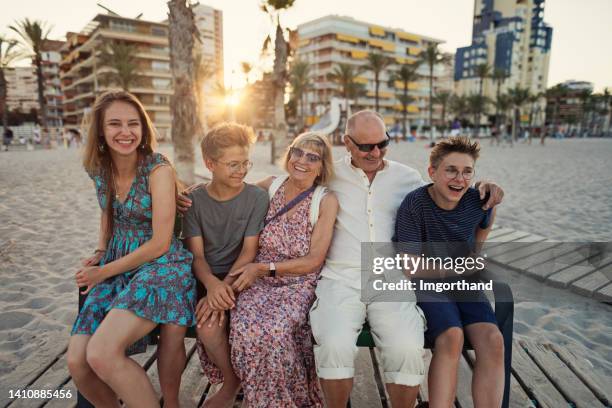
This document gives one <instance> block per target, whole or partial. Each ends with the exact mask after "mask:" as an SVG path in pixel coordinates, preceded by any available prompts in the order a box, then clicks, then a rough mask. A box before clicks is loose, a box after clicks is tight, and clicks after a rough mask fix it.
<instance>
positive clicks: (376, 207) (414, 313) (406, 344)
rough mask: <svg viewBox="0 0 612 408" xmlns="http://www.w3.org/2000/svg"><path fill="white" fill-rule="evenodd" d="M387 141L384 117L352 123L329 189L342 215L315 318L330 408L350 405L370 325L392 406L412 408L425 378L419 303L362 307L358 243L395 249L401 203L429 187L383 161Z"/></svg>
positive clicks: (355, 118)
mask: <svg viewBox="0 0 612 408" xmlns="http://www.w3.org/2000/svg"><path fill="white" fill-rule="evenodd" d="M389 140H390V138H389V135H388V134H387V133H386V132H385V125H384V122H383V120H382V118H381V117H380V115H379V114H377V113H376V112H374V111H369V110H364V111H360V112H357V113H355V114H354V115H352V116H351V117H350V118H349V119H348V121H347V125H346V134H345V137H344V143H345V145H346V149H347V150H348V152H349V155H347V156H345V157H344V158H342V159H341V160H340V161H338V162H336V163H335V166H334V170H335V178H334V179H333V180H332V182H331V183H330V189H331V190H332V191H334V192H335V193H336V196H337V198H338V201H339V204H340V209H339V211H338V216H337V220H336V226H335V230H334V238H333V240H332V244H331V247H330V249H329V252H328V254H327V258H326V261H325V266H324V267H323V270H322V272H321V275H322V278H321V280H320V281H319V283H318V285H317V289H316V294H317V300H316V301H315V303H314V305H313V307H312V309H311V311H310V321H311V325H312V332H313V335H314V338H315V340H316V345H315V347H314V352H315V359H316V364H317V374H318V376H319V378H320V383H321V386H322V388H323V393H324V395H325V400H326V404H327V405H326V406H327V407H329V408H334V407H342V408H344V407H346V405H347V402H348V399H349V395H350V392H351V388H352V385H353V376H354V360H355V357H356V354H357V346H356V345H355V344H356V341H357V337H358V335H359V333H360V331H361V328H362V326H363V324H364V322H365V321H366V319H367V321H368V323H369V325H370V328H371V331H372V334H373V338H374V342H375V343H376V346H377V348H378V349H379V351H380V353H381V357H382V358H381V362H382V366H383V370H384V378H383V380H384V381H385V383H386V385H387V392H388V394H389V397H390V399H391V406H393V407H413V406H414V404H415V401H416V397H417V393H418V386H419V384H420V383H421V381H422V379H423V375H424V364H423V357H422V351H423V341H424V340H423V333H424V330H425V321H424V317H423V314H422V312H421V310H420V309H419V308H418V307H417V306H416V303H415V302H371V303H364V302H362V301H361V299H360V295H361V293H360V289H361V282H360V279H361V243H362V242H391V238H392V235H393V229H394V225H395V216H396V213H397V209H398V208H399V206H400V204H401V202H402V200H403V199H404V197H405V195H406V194H407V193H408V192H410V191H412V190H414V189H416V188H418V187H421V186H422V185H424V184H425V183H424V181H423V179H422V178H421V176H420V174H419V173H418V172H417V171H416V170H414V169H412V168H410V167H408V166H405V165H403V164H400V163H398V162H394V161H391V160H385V159H384V156H385V154H386V151H387V146H388V144H389ZM479 189H480V191H481V195H482V197H484V195H485V192H486V191H488V192H489V193H490V199H489V201H488V202H487V203H486V206H493V205H496V204H498V203H499V202H501V199H502V197H503V191H502V190H501V189H500V188H499V187H497V186H496V185H495V184H492V183H491V184H482V185H481V186H480V187H479Z"/></svg>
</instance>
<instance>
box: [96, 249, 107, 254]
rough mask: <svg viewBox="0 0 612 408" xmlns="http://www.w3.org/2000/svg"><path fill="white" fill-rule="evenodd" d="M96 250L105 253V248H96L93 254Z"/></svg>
mask: <svg viewBox="0 0 612 408" xmlns="http://www.w3.org/2000/svg"><path fill="white" fill-rule="evenodd" d="M98 252H102V253H105V252H106V249H100V248H96V250H95V251H94V255H95V254H97V253H98Z"/></svg>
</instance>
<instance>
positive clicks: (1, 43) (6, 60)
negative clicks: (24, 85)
mask: <svg viewBox="0 0 612 408" xmlns="http://www.w3.org/2000/svg"><path fill="white" fill-rule="evenodd" d="M17 45H18V43H17V41H14V40H8V39H6V38H5V37H4V36H2V35H0V109H2V127H3V128H4V129H3V130H4V132H6V128H7V127H8V108H7V106H6V96H7V88H8V86H7V85H8V83H7V82H6V76H5V75H4V70H5V69H6V68H8V67H9V66H10V65H11V64H12V63H13V62H14V61H16V60H18V59H19V58H21V57H22V54H21V53H20V52H19V50H17V49H16V47H17Z"/></svg>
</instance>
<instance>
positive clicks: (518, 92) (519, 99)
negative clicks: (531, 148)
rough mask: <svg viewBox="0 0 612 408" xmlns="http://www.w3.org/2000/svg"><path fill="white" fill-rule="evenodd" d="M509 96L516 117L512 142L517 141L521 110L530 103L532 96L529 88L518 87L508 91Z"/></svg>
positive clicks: (513, 121)
mask: <svg viewBox="0 0 612 408" xmlns="http://www.w3.org/2000/svg"><path fill="white" fill-rule="evenodd" d="M508 95H509V96H510V101H511V103H512V106H513V107H514V115H513V119H512V140H513V141H516V136H517V129H518V126H519V124H520V114H521V108H522V107H523V105H524V104H525V103H527V102H528V101H529V97H530V96H531V94H530V93H529V89H528V88H521V87H520V86H517V87H515V88H512V89H510V90H508Z"/></svg>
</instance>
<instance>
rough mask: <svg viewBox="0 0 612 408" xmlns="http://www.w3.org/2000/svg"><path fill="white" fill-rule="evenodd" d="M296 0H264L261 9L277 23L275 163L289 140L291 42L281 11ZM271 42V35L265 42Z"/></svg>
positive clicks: (272, 152)
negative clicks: (287, 107)
mask: <svg viewBox="0 0 612 408" xmlns="http://www.w3.org/2000/svg"><path fill="white" fill-rule="evenodd" d="M293 3H295V0H264V1H263V3H262V5H261V9H262V11H263V12H264V13H266V14H268V15H269V16H270V19H271V21H272V23H273V24H275V25H276V33H275V37H274V69H273V71H272V72H273V80H272V84H273V91H274V127H275V129H274V132H273V137H272V143H271V145H270V150H271V152H270V153H271V154H270V156H271V157H270V162H271V163H272V164H274V162H275V161H276V159H277V158H278V157H279V156H280V152H281V151H282V150H283V147H284V145H285V143H286V142H287V124H286V122H285V87H286V85H287V58H288V56H289V43H288V41H286V40H285V36H284V33H283V28H282V27H281V23H280V13H281V11H283V10H287V9H288V8H290V7H291V6H293ZM266 43H268V44H269V43H271V39H270V36H268V38H267V39H266V41H265V42H264V47H265V44H266Z"/></svg>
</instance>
